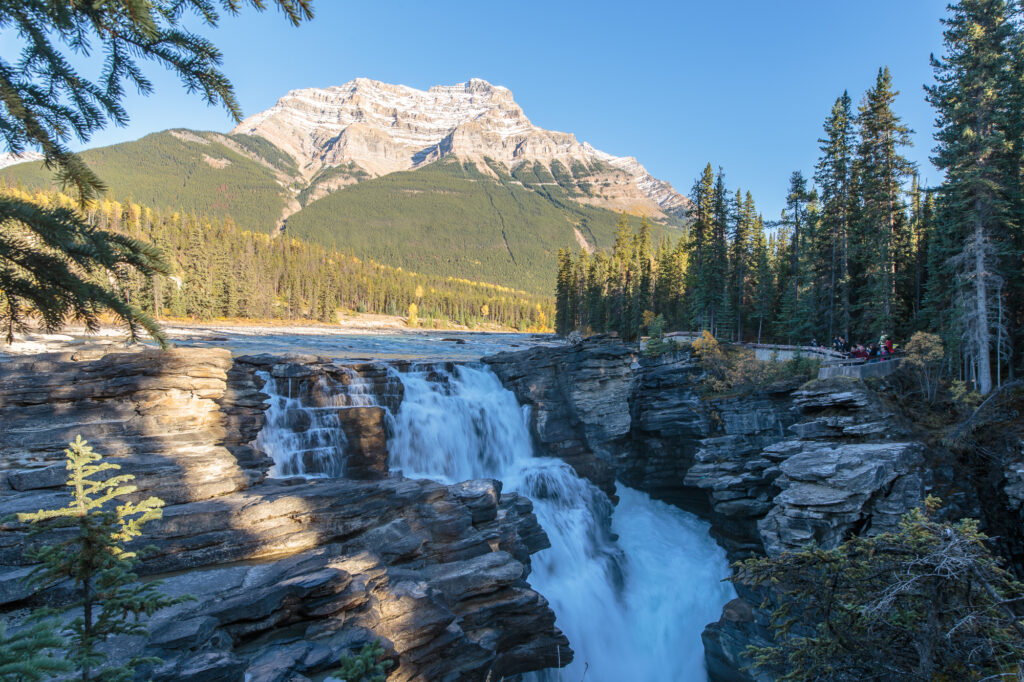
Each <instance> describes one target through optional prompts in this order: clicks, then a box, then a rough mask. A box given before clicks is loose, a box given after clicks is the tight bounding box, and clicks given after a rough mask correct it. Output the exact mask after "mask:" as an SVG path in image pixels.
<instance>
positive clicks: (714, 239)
mask: <svg viewBox="0 0 1024 682" xmlns="http://www.w3.org/2000/svg"><path fill="white" fill-rule="evenodd" d="M732 208H733V207H732V202H731V201H730V197H729V191H728V190H727V189H726V186H725V171H723V170H722V168H721V167H719V169H718V174H717V175H716V176H715V188H714V191H713V194H712V231H711V262H710V263H708V265H707V267H706V268H705V271H706V273H707V290H708V295H709V303H710V319H709V323H708V327H709V329H710V331H711V333H712V334H713V335H715V336H716V337H717V336H719V335H720V334H723V333H724V332H725V331H726V330H729V331H731V327H732V296H731V295H730V292H729V287H728V279H729V224H730V223H731V222H732V215H733V210H732Z"/></svg>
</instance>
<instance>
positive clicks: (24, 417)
mask: <svg viewBox="0 0 1024 682" xmlns="http://www.w3.org/2000/svg"><path fill="white" fill-rule="evenodd" d="M359 369H360V368H357V371H358V370H359ZM361 369H363V370H365V371H366V372H367V373H372V372H371V371H370V368H369V367H367V368H361ZM352 375H353V370H352V369H343V368H341V367H338V366H335V365H333V364H332V363H330V362H329V361H326V360H324V359H322V358H315V357H292V358H272V357H268V356H266V357H251V358H248V359H232V357H231V355H230V353H229V352H228V351H226V350H216V349H210V350H204V349H187V350H186V349H178V350H170V351H164V352H160V351H150V350H146V351H141V352H124V353H111V354H108V355H105V356H103V355H99V354H89V353H77V354H72V353H61V354H48V355H36V356H28V357H21V358H10V359H4V360H3V361H2V363H0V517H4V518H6V517H9V515H10V514H13V513H17V512H29V511H35V510H38V509H40V508H54V507H59V506H64V505H65V504H67V501H68V495H67V492H66V491H65V487H64V478H65V473H66V472H65V469H64V464H63V455H62V452H61V450H62V448H63V446H64V444H65V443H67V442H68V441H69V440H72V439H74V437H75V436H76V435H78V434H81V435H82V436H83V437H84V438H86V439H87V440H88V441H89V443H90V445H92V446H93V447H94V448H95V449H96V450H97V451H98V452H100V453H103V454H105V455H108V461H110V462H114V463H117V464H119V465H121V467H122V471H121V473H129V474H132V475H134V476H135V481H134V483H135V484H136V485H137V486H138V488H139V490H138V492H137V493H136V497H145V496H149V495H156V496H158V497H160V498H162V499H164V500H165V501H166V502H167V506H166V507H165V509H164V514H163V518H162V519H160V520H158V521H154V522H151V523H150V524H148V525H147V526H146V527H145V531H146V532H145V536H144V537H143V538H141V539H140V540H139V541H137V542H138V543H139V545H152V546H153V548H154V549H153V551H152V552H151V553H149V554H147V555H146V557H145V559H144V561H143V563H142V564H141V566H140V568H139V572H140V573H142V574H143V575H146V576H152V577H160V578H162V579H163V580H164V584H163V587H162V590H163V591H164V592H165V593H168V594H170V595H180V594H190V595H192V596H194V597H195V598H196V599H195V600H194V601H190V602H187V603H184V604H181V605H179V606H175V607H173V608H171V609H168V610H165V611H162V612H160V613H158V614H157V615H156V616H155V617H154V618H153V619H152V620H151V621H150V623H149V636H148V637H136V638H120V639H119V640H117V641H114V642H111V643H110V647H111V649H112V650H115V651H117V652H118V654H117V655H118V656H128V655H133V654H138V653H141V652H143V651H144V652H145V653H146V654H147V655H157V656H159V657H160V658H162V659H163V662H162V663H161V664H159V665H157V666H155V667H154V668H152V669H150V670H148V671H144V677H145V678H146V679H153V680H180V679H189V680H233V681H237V680H242V679H243V678H244V679H248V680H252V681H254V682H257V681H264V680H273V681H276V680H282V681H283V680H290V681H292V682H300V681H301V680H305V679H308V678H307V675H310V676H312V675H315V674H317V673H321V672H323V671H328V670H330V669H332V667H336V666H337V663H338V660H339V658H340V657H341V656H343V655H345V654H347V653H349V652H350V651H352V650H353V649H357V648H358V647H359V646H360V645H361V644H362V643H365V642H370V641H373V640H375V639H380V640H381V642H382V644H383V646H384V648H385V650H386V652H387V655H388V657H389V658H391V659H392V660H393V661H395V663H396V666H395V668H394V669H393V671H392V673H391V675H390V676H389V679H392V680H423V681H427V680H430V681H433V680H483V679H485V678H486V677H487V676H488V675H493V676H494V677H495V679H498V678H501V677H502V676H511V675H516V674H518V673H521V672H524V671H528V670H536V669H540V668H546V667H553V666H556V665H558V664H559V663H562V664H565V663H567V662H569V661H570V660H571V658H572V651H571V649H570V647H569V644H568V641H567V640H566V638H565V637H564V636H563V635H562V633H561V632H560V631H559V630H558V629H557V628H556V627H555V626H554V614H553V612H552V611H551V609H550V608H549V607H548V604H547V602H546V600H545V599H544V597H542V596H541V595H540V594H538V593H537V592H536V591H534V590H533V589H532V588H531V587H530V586H529V584H528V582H527V578H528V576H529V572H530V554H532V553H534V552H536V551H538V550H540V549H542V548H544V547H547V546H548V540H547V536H546V535H545V533H544V531H543V530H542V529H541V527H540V526H539V525H538V523H537V519H536V517H535V516H534V514H533V511H532V504H531V503H530V501H529V500H527V499H525V498H522V497H520V496H518V495H515V494H508V493H503V492H502V486H501V483H500V482H499V481H494V480H477V481H467V482H464V483H460V484H457V485H450V486H448V485H442V484H439V483H434V482H431V481H426V480H404V479H400V478H392V479H387V478H384V472H386V451H385V450H384V439H383V438H384V436H383V434H384V433H385V431H384V417H383V410H381V409H380V408H361V409H359V410H352V411H348V412H346V413H345V415H344V419H345V420H346V423H345V425H344V426H345V428H347V429H348V430H349V432H350V434H351V435H352V438H351V440H350V442H353V443H357V444H358V445H359V447H360V448H361V451H360V452H361V459H360V462H361V464H360V465H359V466H355V467H353V470H352V473H354V474H356V475H357V476H358V478H359V479H362V480H354V479H352V478H344V479H326V478H324V479H312V480H308V479H305V478H288V477H282V478H268V477H267V472H268V470H269V469H270V467H271V465H272V461H271V460H270V458H269V457H267V455H266V454H265V453H264V452H262V451H260V450H258V449H257V448H256V447H254V442H255V440H256V438H257V434H258V433H259V431H260V429H261V427H262V425H263V423H264V420H265V416H264V411H265V410H266V405H265V401H266V400H267V395H266V394H264V393H262V392H261V390H260V389H261V388H262V387H263V382H264V380H267V381H274V382H275V383H276V384H281V383H282V382H283V383H284V384H286V385H290V386H293V387H294V390H295V391H296V395H297V396H298V395H308V394H309V391H308V388H309V386H310V385H311V383H315V382H318V381H329V380H333V379H332V377H333V378H339V377H351V376H352ZM303 391H305V393H303ZM392 399H400V397H398V396H392ZM293 427H294V428H296V429H298V430H300V431H301V430H302V429H303V425H302V423H301V421H299V422H296V423H295V424H293ZM307 428H308V426H307ZM382 464H383V466H384V472H382V471H381V466H382ZM2 528H3V531H4V532H3V533H2V534H0V612H3V617H4V618H5V619H9V620H11V621H12V622H17V620H18V619H19V618H20V617H21V616H22V615H23V614H24V612H25V607H32V606H35V605H38V604H41V603H60V601H61V600H62V599H64V598H65V597H66V596H67V595H66V592H67V589H68V588H67V586H66V585H57V586H55V587H53V588H51V589H49V590H46V591H43V592H40V593H35V592H33V591H32V590H31V589H29V588H28V587H27V586H26V584H25V582H24V578H25V576H26V574H27V573H28V572H29V571H30V566H29V565H28V564H27V562H26V559H25V557H24V555H23V552H24V549H25V547H26V546H27V545H28V544H29V543H31V542H37V541H44V542H45V541H46V539H47V538H46V537H39V538H31V539H30V538H29V537H27V536H26V533H25V528H24V527H23V526H22V525H21V524H18V523H17V522H12V521H10V520H7V521H5V522H4V523H3V526H2Z"/></svg>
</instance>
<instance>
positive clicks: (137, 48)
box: [0, 0, 312, 345]
mask: <svg viewBox="0 0 1024 682" xmlns="http://www.w3.org/2000/svg"><path fill="white" fill-rule="evenodd" d="M242 4H243V3H241V2H239V1H238V0H220V2H213V1H211V2H205V1H204V2H195V1H194V0H164V1H162V2H151V1H149V0H125V1H122V2H73V3H55V2H41V1H26V0H0V26H2V27H3V28H4V30H5V40H6V41H7V43H8V44H5V46H7V47H10V49H9V50H7V51H5V53H4V54H3V55H2V56H0V93H2V94H0V140H2V143H3V147H4V149H5V150H6V151H9V152H13V153H15V154H20V153H21V152H24V151H27V150H29V149H38V150H39V151H41V152H42V154H43V157H44V162H45V164H46V166H47V168H49V169H51V170H53V171H55V174H56V179H57V181H58V184H60V185H61V186H62V187H68V188H70V189H71V190H72V192H73V194H74V196H75V199H76V202H77V204H78V208H79V209H81V210H73V209H69V208H53V209H48V208H40V207H38V206H36V205H34V204H33V203H32V202H29V201H24V200H21V199H18V198H13V197H10V196H0V292H2V293H0V326H2V327H3V331H4V337H5V338H6V340H7V342H10V341H11V340H12V339H13V335H14V333H15V332H17V331H21V330H24V329H27V328H29V326H30V323H31V322H32V321H33V320H38V322H39V323H40V324H41V325H42V326H43V328H45V329H47V330H49V331H53V330H56V329H59V328H60V327H62V326H63V325H64V324H66V323H67V322H68V321H71V320H75V321H78V322H81V323H82V324H84V325H85V326H86V327H87V328H88V329H90V330H96V329H97V328H98V326H99V312H100V311H102V310H107V311H110V312H111V313H113V315H114V316H115V317H116V318H118V319H119V320H121V322H123V323H124V325H125V326H126V327H127V330H128V333H129V337H130V338H131V340H135V339H136V337H137V336H138V334H139V332H140V330H145V331H146V332H147V333H148V334H150V335H151V336H152V337H153V338H155V339H156V340H157V341H158V342H159V343H160V344H161V345H163V344H164V343H165V339H164V336H163V334H162V332H161V331H160V327H159V325H158V324H157V323H156V321H155V320H154V319H153V318H152V317H151V316H150V315H148V314H146V313H145V312H144V311H143V309H142V308H140V307H139V306H138V305H136V304H134V303H131V302H129V301H128V300H127V299H126V296H125V294H124V283H125V279H126V277H127V276H128V273H129V272H130V271H132V270H134V271H136V273H137V274H139V275H141V276H144V277H148V276H152V275H156V274H168V268H167V265H166V263H164V261H163V259H162V258H161V256H160V253H159V252H158V251H157V250H156V249H155V248H154V247H152V245H149V244H146V243H144V242H141V241H139V240H137V239H131V238H128V237H126V236H124V235H123V234H118V233H117V232H115V231H107V230H99V229H96V228H95V227H93V226H92V225H90V224H89V223H88V221H87V220H85V218H84V216H83V214H82V211H83V210H85V209H86V208H87V206H88V205H89V203H90V202H91V201H92V200H94V199H96V198H97V197H98V196H99V194H101V193H102V192H103V191H104V190H105V187H104V185H103V182H102V181H101V180H100V178H99V177H98V176H97V175H96V174H95V173H93V172H92V171H91V170H90V169H89V167H88V166H87V165H86V164H85V163H84V162H83V161H82V159H81V158H80V157H79V156H78V155H77V154H75V153H73V152H72V151H71V149H70V143H71V142H72V140H75V139H77V141H79V142H83V143H84V142H88V140H89V139H90V137H92V135H93V134H94V133H95V132H97V131H98V130H101V129H102V128H104V127H105V126H106V125H107V124H108V123H115V124H117V125H124V124H125V123H127V121H128V114H127V112H126V111H125V109H124V99H125V97H126V92H125V86H126V85H127V86H131V87H133V88H135V89H136V90H138V91H139V92H141V93H142V94H149V93H150V92H151V91H152V90H153V84H152V82H150V81H149V80H148V79H147V78H146V77H145V75H144V74H143V71H142V69H141V67H140V64H139V62H140V61H151V62H155V63H157V64H159V65H161V66H163V67H165V68H167V69H169V70H170V71H171V72H172V73H174V74H175V75H176V76H178V77H179V78H180V80H181V81H182V83H183V84H184V85H185V87H186V89H187V90H188V91H189V92H199V93H200V94H201V96H202V97H203V99H204V100H205V101H206V102H208V103H210V104H218V103H220V104H223V105H224V106H225V107H226V108H227V110H228V111H229V113H230V114H231V115H232V117H234V118H235V119H236V120H239V121H240V120H241V111H240V110H239V107H238V103H237V101H236V98H235V94H234V91H233V89H232V87H231V83H230V82H229V81H228V79H227V77H226V76H225V75H224V74H223V73H222V72H221V71H220V69H219V67H220V64H221V53H220V52H219V51H218V50H217V48H216V46H214V45H213V44H212V43H211V42H210V41H209V40H207V39H206V38H203V37H202V36H199V35H197V34H195V33H192V32H190V31H188V30H186V28H185V26H184V22H185V20H186V16H187V15H188V14H190V13H193V12H194V13H196V14H197V15H198V16H199V17H200V18H201V20H202V21H203V22H205V23H206V24H207V25H211V26H216V25H217V24H218V22H219V19H220V17H219V15H218V12H217V8H218V6H219V7H220V8H222V9H223V10H224V11H226V12H228V13H229V14H237V13H238V11H239V9H240V8H241V5H242ZM244 4H247V5H250V6H252V7H253V8H255V9H256V10H263V9H265V8H266V4H265V3H264V2H263V1H262V0H249V2H247V3H244ZM276 4H277V5H278V6H279V7H280V8H281V9H282V10H283V11H284V12H285V14H286V15H287V16H288V18H289V20H290V21H291V22H292V23H293V24H296V25H297V24H299V23H300V22H301V21H303V20H305V19H309V18H311V17H312V6H311V0H277V3H276ZM83 50H84V51H86V52H90V51H96V52H97V53H100V54H103V55H104V56H105V58H104V59H103V60H102V66H101V70H100V74H99V77H98V78H97V79H95V80H90V79H89V78H86V77H84V76H83V75H82V74H81V73H80V72H78V71H77V70H76V69H75V68H74V67H73V66H72V63H71V61H70V60H69V59H68V58H67V54H66V53H68V52H82V51H83ZM13 53H19V54H18V57H17V61H10V59H11V55H12V54H13Z"/></svg>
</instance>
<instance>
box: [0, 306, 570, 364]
mask: <svg viewBox="0 0 1024 682" xmlns="http://www.w3.org/2000/svg"><path fill="white" fill-rule="evenodd" d="M160 324H161V326H162V327H163V330H164V333H165V334H166V336H167V339H168V341H169V343H170V345H171V346H172V347H173V346H176V345H178V344H183V345H184V346H190V345H193V344H196V343H198V344H200V345H205V344H211V343H212V344H216V343H218V342H221V341H223V342H225V343H227V342H229V341H230V340H231V339H229V337H233V338H234V340H235V341H236V342H237V341H239V340H240V339H239V337H242V338H246V339H252V342H251V343H257V344H258V343H259V340H260V339H261V338H262V337H267V338H268V339H269V338H272V337H278V336H293V337H300V338H303V337H305V338H310V339H311V343H321V342H318V341H312V339H314V338H315V337H338V338H339V339H340V338H343V337H373V336H376V337H391V338H393V339H394V340H395V342H396V343H402V341H403V340H408V341H411V342H413V343H414V344H415V339H424V340H427V339H430V340H431V341H434V340H451V341H455V340H456V339H455V338H451V339H444V338H441V337H444V336H449V337H458V338H459V339H460V340H459V341H458V342H459V343H465V341H467V340H470V339H471V338H472V337H476V338H478V339H483V338H487V337H500V336H503V335H515V336H521V337H523V338H524V339H526V338H532V339H537V340H540V339H544V338H545V337H548V336H551V333H549V332H520V331H516V330H511V329H502V328H483V329H469V328H466V327H443V328H437V329H435V328H432V327H430V328H427V327H408V326H406V324H405V318H403V317H397V316H390V315H377V314H372V313H362V314H359V315H358V316H351V317H346V318H344V319H343V320H341V322H340V323H339V324H326V323H320V322H311V321H308V320H287V321H284V320H246V319H234V320H206V321H199V320H174V319H172V320H161V321H160ZM126 339H127V336H126V334H125V331H124V328H123V327H119V326H116V325H112V324H103V325H102V326H101V327H100V329H99V330H97V331H96V332H94V333H88V332H87V331H86V329H85V328H84V327H82V326H81V325H69V326H67V327H65V328H64V329H62V330H61V331H60V332H57V333H53V334H48V333H45V332H29V333H22V334H16V335H15V341H14V343H12V344H10V345H7V344H3V343H0V357H3V356H19V355H35V354H41V353H60V352H69V351H75V352H83V351H96V350H103V351H106V352H110V351H112V350H114V349H115V348H117V347H119V348H122V349H128V348H130V347H129V346H128V345H127V343H126ZM463 339H464V340H463ZM249 343H250V342H248V341H246V342H245V343H244V344H243V345H248V344H249ZM154 345H155V344H154V342H153V341H152V340H151V339H149V338H148V337H145V336H144V337H143V340H142V343H140V344H138V345H137V346H135V347H136V348H145V347H151V346H154ZM228 345H229V346H230V345H233V344H228ZM299 345H302V343H300V344H299Z"/></svg>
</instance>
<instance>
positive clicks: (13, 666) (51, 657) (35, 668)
mask: <svg viewBox="0 0 1024 682" xmlns="http://www.w3.org/2000/svg"><path fill="white" fill-rule="evenodd" d="M56 627H57V623H56V621H55V620H52V619H50V620H39V621H36V622H34V623H31V624H29V625H27V626H26V627H23V628H21V629H20V630H17V631H15V632H11V633H8V632H7V626H6V624H5V623H4V622H3V621H0V681H2V682H41V680H47V679H52V678H53V677H56V676H58V675H59V674H60V673H65V672H68V671H69V670H71V664H70V663H68V662H67V661H65V660H64V659H63V658H62V657H61V655H60V650H61V649H63V648H64V640H63V639H62V638H61V637H59V636H58V635H57V633H56V632H55V629H56Z"/></svg>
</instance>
